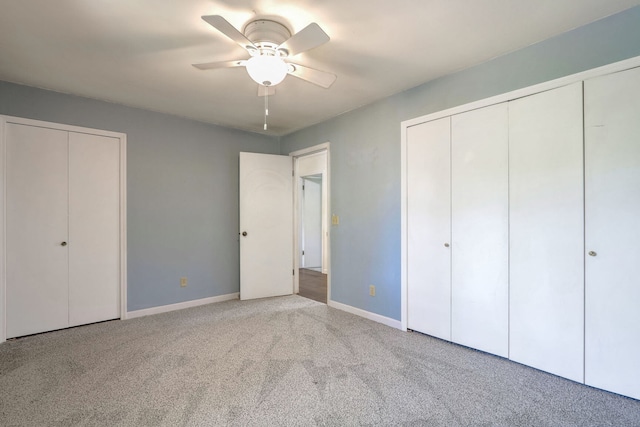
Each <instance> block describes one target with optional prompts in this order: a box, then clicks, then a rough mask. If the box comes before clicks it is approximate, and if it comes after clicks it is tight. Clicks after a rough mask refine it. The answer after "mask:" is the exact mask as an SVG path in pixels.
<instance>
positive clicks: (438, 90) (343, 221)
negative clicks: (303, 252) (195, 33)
mask: <svg viewBox="0 0 640 427" xmlns="http://www.w3.org/2000/svg"><path fill="white" fill-rule="evenodd" d="M424 54H425V61H428V52H425V53H424ZM639 55H640V7H635V8H633V9H630V10H628V11H626V12H623V13H620V14H617V15H614V16H611V17H608V18H605V19H603V20H601V21H598V22H595V23H593V24H590V25H587V26H585V27H581V28H578V29H575V30H573V31H570V32H568V33H565V34H562V35H560V36H557V37H555V38H552V39H549V40H546V41H544V42H541V43H538V44H536V45H532V46H529V47H527V48H525V49H522V50H520V51H517V52H514V53H511V54H508V55H505V56H502V57H500V58H497V59H494V60H492V61H489V62H486V63H483V64H481V65H478V66H476V67H473V68H470V69H467V70H464V71H461V72H458V73H455V74H451V75H448V76H445V77H442V78H440V79H437V80H434V81H431V82H428V83H426V84H424V85H421V86H418V87H416V88H414V89H411V90H408V91H406V92H403V93H400V94H397V95H395V96H392V97H389V98H387V99H384V100H382V101H379V102H376V103H374V104H371V105H369V106H366V107H363V108H360V109H358V110H355V111H352V112H350V113H347V114H344V115H341V116H339V117H337V118H334V119H332V120H329V121H326V122H323V123H320V124H318V125H315V126H313V127H310V128H307V129H303V130H301V131H299V132H296V133H293V134H291V135H287V136H285V137H283V138H282V140H281V153H282V154H286V153H289V152H291V151H294V150H298V149H301V148H305V147H309V146H312V145H316V144H320V143H324V142H327V141H329V142H331V209H332V211H333V213H335V214H337V215H339V216H340V225H338V226H333V227H332V229H331V251H332V252H331V269H332V270H331V273H332V299H333V300H335V301H338V302H341V303H344V304H348V305H351V306H354V307H358V308H360V309H363V310H367V311H370V312H374V313H377V314H380V315H383V316H387V317H390V318H393V319H398V320H399V319H400V122H401V121H403V120H408V119H411V118H414V117H418V116H422V115H425V114H429V113H433V112H436V111H440V110H444V109H447V108H451V107H454V106H457V105H461V104H465V103H468V102H472V101H477V100H480V99H484V98H487V97H490V96H493V95H498V94H501V93H505V92H509V91H512V90H515V89H518V88H523V87H527V86H531V85H534V84H536V83H541V82H544V81H548V80H552V79H555V78H558V77H562V76H566V75H569V74H574V73H577V72H580V71H584V70H587V69H590V68H595V67H598V66H601V65H605V64H608V63H612V62H616V61H619V60H622V59H626V58H630V57H634V56H639ZM370 284H373V285H376V290H377V295H376V297H370V296H369V285H370Z"/></svg>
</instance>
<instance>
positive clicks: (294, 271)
mask: <svg viewBox="0 0 640 427" xmlns="http://www.w3.org/2000/svg"><path fill="white" fill-rule="evenodd" d="M291 274H292V275H294V276H295V275H296V269H295V268H294V269H293V270H291Z"/></svg>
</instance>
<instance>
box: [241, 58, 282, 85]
mask: <svg viewBox="0 0 640 427" xmlns="http://www.w3.org/2000/svg"><path fill="white" fill-rule="evenodd" d="M246 67H247V72H248V73H249V76H250V77H251V78H252V79H253V80H254V81H255V82H256V83H258V84H260V85H263V86H275V85H277V84H278V83H280V82H282V80H284V78H285V77H286V76H287V72H288V71H289V67H288V66H287V63H286V62H284V61H283V60H282V59H281V58H279V57H277V56H268V55H260V56H252V57H251V58H249V60H248V61H247V65H246Z"/></svg>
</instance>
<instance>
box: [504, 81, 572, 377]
mask: <svg viewBox="0 0 640 427" xmlns="http://www.w3.org/2000/svg"><path fill="white" fill-rule="evenodd" d="M509 186H510V189H509V195H510V200H509V209H510V334H509V337H510V347H509V357H510V358H511V359H513V360H515V361H517V362H521V363H524V364H526V365H529V366H533V367H536V368H539V369H542V370H544V371H547V372H551V373H553V374H556V375H560V376H563V377H566V378H569V379H572V380H575V381H580V382H582V381H583V380H584V373H583V369H584V363H583V359H584V357H583V356H584V333H583V330H584V329H583V328H584V257H583V250H584V203H583V188H584V187H583V121H582V83H578V84H573V85H570V86H565V87H561V88H558V89H555V90H551V91H548V92H543V93H539V94H536V95H533V96H529V97H526V98H522V99H519V100H516V101H513V102H510V103H509Z"/></svg>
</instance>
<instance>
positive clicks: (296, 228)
mask: <svg viewBox="0 0 640 427" xmlns="http://www.w3.org/2000/svg"><path fill="white" fill-rule="evenodd" d="M322 152H325V153H326V173H325V174H324V175H323V177H322V179H323V182H324V181H326V186H327V198H326V203H327V209H326V210H327V218H325V224H323V225H324V228H325V230H326V232H327V245H326V248H325V249H326V267H327V304H328V303H329V302H330V301H331V223H330V221H331V219H330V218H331V214H330V212H331V143H330V142H325V143H323V144H318V145H314V146H312V147H308V148H303V149H301V150H296V151H293V152H291V153H289V156H291V157H293V179H294V185H293V254H294V256H293V293H294V294H297V293H298V292H299V291H300V272H299V270H300V257H299V256H298V255H299V253H300V247H299V246H300V244H299V242H300V218H299V215H300V201H301V195H300V194H299V186H298V181H299V180H300V178H301V176H300V175H299V173H298V159H300V158H303V157H306V156H311V155H314V154H318V153H322ZM323 256H324V254H323Z"/></svg>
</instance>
